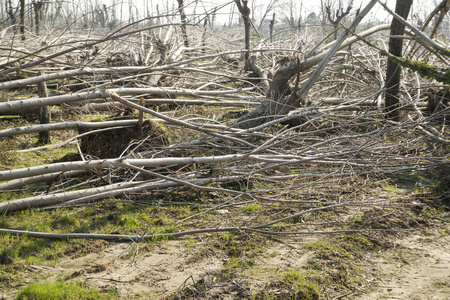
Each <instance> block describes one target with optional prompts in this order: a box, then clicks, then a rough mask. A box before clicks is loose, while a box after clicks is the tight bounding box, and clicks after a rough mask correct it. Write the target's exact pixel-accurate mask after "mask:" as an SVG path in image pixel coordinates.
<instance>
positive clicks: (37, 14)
mask: <svg viewBox="0 0 450 300" xmlns="http://www.w3.org/2000/svg"><path fill="white" fill-rule="evenodd" d="M31 3H32V4H33V9H34V24H35V29H36V34H37V35H39V21H40V16H41V8H42V6H43V5H44V1H43V0H37V1H36V0H33V2H31Z"/></svg>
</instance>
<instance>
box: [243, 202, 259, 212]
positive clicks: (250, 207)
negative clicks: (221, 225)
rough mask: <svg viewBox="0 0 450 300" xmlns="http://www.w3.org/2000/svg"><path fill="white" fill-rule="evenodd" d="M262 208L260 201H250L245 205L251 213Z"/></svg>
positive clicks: (245, 208)
mask: <svg viewBox="0 0 450 300" xmlns="http://www.w3.org/2000/svg"><path fill="white" fill-rule="evenodd" d="M261 209H262V207H261V205H259V204H258V203H254V202H252V203H248V204H246V205H245V206H244V211H245V212H248V213H251V212H254V211H259V210H261Z"/></svg>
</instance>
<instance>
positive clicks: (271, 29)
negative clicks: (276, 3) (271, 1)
mask: <svg viewBox="0 0 450 300" xmlns="http://www.w3.org/2000/svg"><path fill="white" fill-rule="evenodd" d="M273 25H275V13H273V18H272V20H271V21H270V23H269V30H270V42H271V43H273Z"/></svg>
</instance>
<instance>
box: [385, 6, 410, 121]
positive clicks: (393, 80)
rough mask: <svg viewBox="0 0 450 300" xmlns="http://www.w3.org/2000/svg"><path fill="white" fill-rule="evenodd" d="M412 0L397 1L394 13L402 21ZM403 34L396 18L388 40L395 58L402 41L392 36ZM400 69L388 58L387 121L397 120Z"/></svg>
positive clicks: (400, 53) (401, 47) (406, 15)
mask: <svg viewBox="0 0 450 300" xmlns="http://www.w3.org/2000/svg"><path fill="white" fill-rule="evenodd" d="M412 2H413V1H412V0H397V3H396V5H395V12H396V13H397V14H398V15H400V16H401V17H402V18H403V19H407V18H408V14H409V11H410V9H411V5H412ZM404 32H405V25H404V24H402V23H401V22H400V21H399V20H397V19H396V18H393V20H392V23H391V31H390V35H391V38H389V53H391V54H392V55H395V56H398V57H400V56H402V50H403V39H399V38H394V37H392V36H400V35H403V33H404ZM400 71H401V67H400V66H398V65H397V64H395V63H394V62H392V60H390V59H389V58H388V61H387V69H386V96H385V101H386V105H385V112H386V117H387V118H388V119H391V120H394V121H398V120H399V99H398V95H399V86H400Z"/></svg>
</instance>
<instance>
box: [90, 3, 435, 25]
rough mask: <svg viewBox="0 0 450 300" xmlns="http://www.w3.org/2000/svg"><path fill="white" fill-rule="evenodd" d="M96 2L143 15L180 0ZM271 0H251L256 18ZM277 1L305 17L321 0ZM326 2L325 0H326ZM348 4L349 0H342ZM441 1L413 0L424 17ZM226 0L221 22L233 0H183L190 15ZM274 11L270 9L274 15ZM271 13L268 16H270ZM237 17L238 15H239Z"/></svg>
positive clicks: (380, 12) (382, 15) (375, 12)
mask: <svg viewBox="0 0 450 300" xmlns="http://www.w3.org/2000/svg"><path fill="white" fill-rule="evenodd" d="M94 1H95V0H94ZM96 1H97V3H99V4H100V3H105V4H112V3H115V4H116V7H117V8H120V9H119V11H120V13H121V14H124V15H127V14H128V11H129V9H128V7H129V6H130V5H129V4H131V7H133V9H134V10H135V11H136V12H137V13H138V14H139V15H140V16H144V15H145V14H146V11H150V14H152V15H154V13H155V11H156V5H158V8H159V11H160V12H164V11H167V9H169V10H172V9H175V10H176V8H177V7H178V2H177V1H176V0H96ZM270 1H271V0H249V6H250V8H251V9H252V10H253V12H252V13H253V15H252V16H254V17H255V19H256V20H259V19H260V18H261V16H262V14H264V12H265V10H266V7H267V5H268V4H269V3H270ZM272 1H275V2H276V3H277V6H278V8H277V9H276V10H275V11H276V12H277V16H278V18H283V15H284V16H288V14H289V7H290V6H293V7H294V9H293V10H294V12H295V13H296V15H295V17H298V14H299V13H300V11H301V13H302V17H306V16H307V15H309V14H310V13H312V12H315V13H316V14H319V13H320V7H321V0H272ZM323 1H324V2H325V1H326V0H323ZM331 1H332V2H336V3H337V2H338V1H339V0H331ZM341 1H343V3H344V5H345V6H346V5H347V3H348V2H349V0H341ZM383 1H384V2H386V3H387V5H388V6H389V7H390V8H391V9H393V10H394V9H395V3H396V0H383ZM369 2H370V0H353V8H354V9H353V11H355V10H356V9H357V8H360V7H361V8H364V7H365V6H366V5H367V3H369ZM439 2H441V0H415V1H413V10H412V13H413V14H417V15H418V16H419V17H420V18H421V19H424V18H425V16H426V15H427V14H428V13H429V12H431V11H432V10H433V9H434V8H435V7H436V6H437V4H438V3H439ZM226 3H229V5H227V6H226V7H224V8H223V9H221V10H220V11H219V12H218V13H217V19H216V21H218V22H220V23H224V22H227V21H229V14H230V11H231V10H232V7H234V11H235V12H236V11H237V10H236V8H235V4H234V1H233V0H225V1H224V0H184V4H185V5H186V6H187V9H186V13H187V14H188V15H189V14H190V13H192V12H193V11H194V7H195V11H196V13H197V14H202V13H204V12H205V10H209V9H211V8H212V7H216V6H222V5H224V4H226ZM300 7H302V9H301V10H300ZM271 15H272V13H270V17H271ZM268 17H269V16H268ZM370 17H372V18H377V19H380V20H382V21H384V20H385V19H386V20H387V17H388V13H387V12H385V10H384V9H383V8H382V7H381V5H379V4H378V3H377V4H375V6H374V7H373V8H372V10H371V13H370V14H369V15H368V16H367V17H366V18H370ZM188 18H189V16H188ZM236 18H238V16H236Z"/></svg>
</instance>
